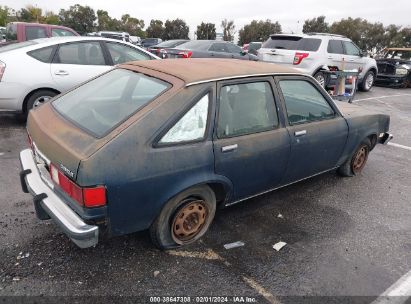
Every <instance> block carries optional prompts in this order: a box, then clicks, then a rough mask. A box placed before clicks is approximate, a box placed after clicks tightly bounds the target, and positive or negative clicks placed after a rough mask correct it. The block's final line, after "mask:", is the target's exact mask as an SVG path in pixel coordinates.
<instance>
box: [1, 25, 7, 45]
mask: <svg viewBox="0 0 411 304" xmlns="http://www.w3.org/2000/svg"><path fill="white" fill-rule="evenodd" d="M4 41H6V28H5V27H4V26H0V42H4Z"/></svg>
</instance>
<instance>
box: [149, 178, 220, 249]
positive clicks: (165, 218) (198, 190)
mask: <svg viewBox="0 0 411 304" xmlns="http://www.w3.org/2000/svg"><path fill="white" fill-rule="evenodd" d="M215 211H216V198H215V194H214V192H213V190H211V188H210V187H208V186H196V187H193V188H191V189H188V190H186V191H184V192H182V193H180V194H179V195H177V196H176V197H174V198H172V199H171V200H170V201H168V203H167V204H166V205H165V206H164V208H163V210H161V212H160V215H159V216H158V217H157V219H156V220H155V221H154V223H153V224H152V225H151V227H150V237H151V240H152V241H153V243H154V244H155V245H156V246H157V247H158V248H160V249H171V248H176V247H180V246H184V245H186V244H190V243H192V242H194V241H196V240H198V239H199V238H200V237H202V236H203V235H204V233H205V232H206V231H207V230H208V227H209V226H210V224H211V222H212V220H213V218H214V215H215Z"/></svg>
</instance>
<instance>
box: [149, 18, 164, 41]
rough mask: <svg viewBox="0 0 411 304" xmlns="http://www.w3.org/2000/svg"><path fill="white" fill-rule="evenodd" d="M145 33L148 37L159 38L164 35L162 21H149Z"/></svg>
mask: <svg viewBox="0 0 411 304" xmlns="http://www.w3.org/2000/svg"><path fill="white" fill-rule="evenodd" d="M146 35H147V37H149V38H161V37H163V35H164V26H163V21H161V20H154V19H152V20H151V21H150V25H149V26H148V27H147V30H146Z"/></svg>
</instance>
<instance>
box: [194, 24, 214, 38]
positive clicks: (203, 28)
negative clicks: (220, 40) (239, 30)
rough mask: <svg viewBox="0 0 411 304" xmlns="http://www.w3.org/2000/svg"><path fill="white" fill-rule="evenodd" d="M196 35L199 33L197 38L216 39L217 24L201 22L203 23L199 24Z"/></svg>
mask: <svg viewBox="0 0 411 304" xmlns="http://www.w3.org/2000/svg"><path fill="white" fill-rule="evenodd" d="M196 35H197V40H215V38H216V30H215V24H214V23H204V22H201V24H200V25H198V26H197V32H196Z"/></svg>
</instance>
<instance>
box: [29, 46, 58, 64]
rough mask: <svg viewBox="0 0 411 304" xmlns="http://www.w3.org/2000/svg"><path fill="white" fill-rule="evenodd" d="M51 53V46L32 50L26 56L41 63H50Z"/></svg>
mask: <svg viewBox="0 0 411 304" xmlns="http://www.w3.org/2000/svg"><path fill="white" fill-rule="evenodd" d="M52 52H53V46H49V47H45V48H41V49H38V50H34V51H31V52H28V53H27V55H29V56H31V57H33V58H35V59H37V60H40V61H41V62H46V63H47V62H50V61H51V53H52Z"/></svg>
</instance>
